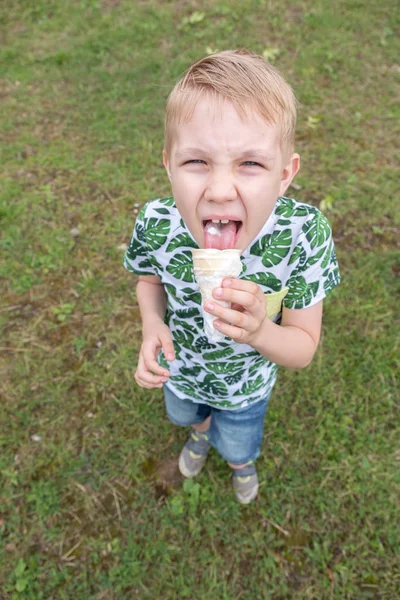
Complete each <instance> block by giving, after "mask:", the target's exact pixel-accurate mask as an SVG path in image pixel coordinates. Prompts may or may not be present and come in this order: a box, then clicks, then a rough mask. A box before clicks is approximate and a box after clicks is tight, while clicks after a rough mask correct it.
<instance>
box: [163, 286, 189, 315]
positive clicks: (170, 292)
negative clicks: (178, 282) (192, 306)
mask: <svg viewBox="0 0 400 600" xmlns="http://www.w3.org/2000/svg"><path fill="white" fill-rule="evenodd" d="M164 287H165V290H166V292H167V296H171V297H172V298H173V299H174V300H175V302H178V304H182V305H183V306H184V305H185V302H184V300H183V299H181V298H178V296H177V294H176V288H175V286H174V285H171V284H170V283H164ZM168 303H169V304H170V306H171V308H172V309H173V304H172V303H171V302H170V300H169V298H168Z"/></svg>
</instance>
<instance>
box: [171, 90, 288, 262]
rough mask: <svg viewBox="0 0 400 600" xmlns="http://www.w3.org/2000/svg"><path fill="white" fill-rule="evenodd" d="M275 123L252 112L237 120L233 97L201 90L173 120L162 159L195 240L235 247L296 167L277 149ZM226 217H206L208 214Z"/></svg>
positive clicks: (257, 225) (245, 241) (256, 227)
mask: <svg viewBox="0 0 400 600" xmlns="http://www.w3.org/2000/svg"><path fill="white" fill-rule="evenodd" d="M280 135H281V134H280V125H275V124H273V125H268V124H267V123H266V122H265V121H264V119H263V118H262V117H261V116H260V115H258V114H257V113H255V112H252V113H250V112H249V117H248V118H246V120H242V119H241V117H240V115H239V114H238V112H237V111H236V109H235V107H234V105H233V104H232V103H231V102H230V101H225V102H224V104H223V106H221V107H219V105H216V103H215V101H214V102H213V101H211V100H209V99H207V98H202V99H200V100H199V102H198V103H197V106H196V108H195V110H194V113H193V117H192V119H191V120H190V121H189V122H188V123H181V124H178V125H177V126H176V127H175V132H174V138H173V140H172V144H171V149H170V152H169V155H167V154H166V153H165V152H164V165H165V168H166V170H167V173H168V176H169V178H170V180H171V185H172V193H173V196H174V198H175V202H176V205H177V208H178V210H179V213H180V214H181V216H182V218H183V220H184V221H185V223H186V226H187V227H188V229H189V231H190V233H191V234H192V236H193V237H194V239H195V240H196V242H197V243H198V245H199V247H200V248H205V247H214V248H219V249H220V250H222V249H224V248H236V249H238V250H240V251H241V252H243V251H244V250H245V249H246V248H247V246H249V244H250V243H251V242H252V241H253V240H254V238H255V237H256V236H257V234H258V233H259V232H260V231H261V229H262V227H263V225H264V223H265V222H266V221H267V219H268V217H269V216H270V214H271V212H272V210H273V208H274V205H275V203H276V200H277V198H278V197H279V196H282V195H283V194H284V193H285V191H286V189H287V187H288V186H289V184H290V182H291V181H292V179H293V177H294V176H295V174H296V173H297V171H298V169H299V164H300V159H299V156H298V155H297V154H293V155H292V156H291V157H290V158H286V160H284V157H283V155H282V151H281V144H280V142H281V138H280ZM216 219H220V220H224V221H226V220H228V221H229V223H227V224H214V225H211V222H212V220H216Z"/></svg>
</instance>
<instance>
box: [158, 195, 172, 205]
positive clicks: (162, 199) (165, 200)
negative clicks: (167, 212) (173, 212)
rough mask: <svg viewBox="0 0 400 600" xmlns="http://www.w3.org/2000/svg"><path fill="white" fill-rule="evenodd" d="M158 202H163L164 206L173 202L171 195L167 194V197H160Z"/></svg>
mask: <svg viewBox="0 0 400 600" xmlns="http://www.w3.org/2000/svg"><path fill="white" fill-rule="evenodd" d="M159 202H160V203H161V204H164V206H174V204H175V202H174V199H173V197H172V196H169V197H168V198H160V199H159Z"/></svg>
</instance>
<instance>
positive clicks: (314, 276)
mask: <svg viewBox="0 0 400 600" xmlns="http://www.w3.org/2000/svg"><path fill="white" fill-rule="evenodd" d="M289 265H290V266H291V267H292V271H291V273H290V276H289V279H288V280H287V282H286V285H287V286H288V288H289V292H288V294H287V296H286V297H285V299H284V302H283V304H284V306H286V308H294V309H298V308H308V307H310V306H313V305H314V304H317V303H318V302H320V300H322V299H323V298H325V296H327V295H328V294H329V293H330V292H331V291H332V290H333V289H334V288H335V287H336V286H337V285H339V283H340V273H339V266H338V262H337V258H336V252H335V246H334V243H333V238H332V229H331V226H330V225H329V222H328V220H327V218H326V217H325V216H324V215H323V214H322V213H321V212H320V211H319V210H318V209H315V212H313V213H312V215H311V217H310V218H309V219H308V220H307V221H306V223H305V224H304V226H303V229H302V231H301V234H300V236H299V240H298V243H297V244H296V246H295V247H294V249H293V252H292V254H291V257H290V259H289Z"/></svg>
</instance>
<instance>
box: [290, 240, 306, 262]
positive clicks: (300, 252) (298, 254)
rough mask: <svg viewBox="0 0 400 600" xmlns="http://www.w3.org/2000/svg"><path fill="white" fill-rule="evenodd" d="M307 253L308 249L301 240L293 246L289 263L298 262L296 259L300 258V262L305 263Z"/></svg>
mask: <svg viewBox="0 0 400 600" xmlns="http://www.w3.org/2000/svg"><path fill="white" fill-rule="evenodd" d="M306 257H307V254H306V251H305V250H304V248H303V244H302V243H301V242H299V243H298V244H297V245H296V246H295V247H294V248H293V252H292V254H291V255H290V258H289V262H288V264H289V265H292V264H293V263H295V262H296V260H299V262H300V263H303V262H304V261H305V260H306Z"/></svg>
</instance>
